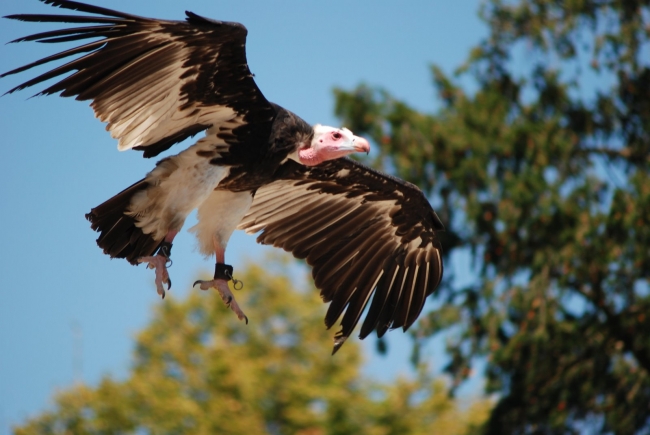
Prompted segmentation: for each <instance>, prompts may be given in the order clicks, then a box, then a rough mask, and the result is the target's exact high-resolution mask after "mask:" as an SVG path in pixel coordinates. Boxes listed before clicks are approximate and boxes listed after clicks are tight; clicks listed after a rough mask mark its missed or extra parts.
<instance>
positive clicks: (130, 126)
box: [0, 0, 274, 157]
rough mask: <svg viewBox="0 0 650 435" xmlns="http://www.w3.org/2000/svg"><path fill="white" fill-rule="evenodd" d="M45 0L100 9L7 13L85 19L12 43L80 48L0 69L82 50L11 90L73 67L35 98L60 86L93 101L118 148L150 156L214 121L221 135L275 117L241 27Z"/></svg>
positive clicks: (29, 18)
mask: <svg viewBox="0 0 650 435" xmlns="http://www.w3.org/2000/svg"><path fill="white" fill-rule="evenodd" d="M41 1H43V2H44V3H47V4H51V5H52V6H58V7H61V8H65V9H71V10H76V11H80V12H85V13H90V14H94V15H93V16H81V15H30V14H21V15H10V16H7V17H6V18H11V19H16V20H21V21H35V22H57V23H80V24H82V27H75V28H68V29H62V30H54V31H48V32H43V33H38V34H35V35H31V36H26V37H23V38H19V39H16V40H14V41H12V42H22V41H37V42H46V43H55V42H69V41H81V40H84V44H83V45H80V46H78V47H75V48H71V49H68V50H65V51H62V52H60V53H57V54H54V55H52V56H49V57H46V58H44V59H41V60H38V61H36V62H33V63H30V64H29V65H25V66H23V67H20V68H16V69H14V70H12V71H9V72H6V73H4V74H2V75H0V77H4V76H7V75H10V74H15V73H19V72H21V71H25V70H27V69H30V68H32V67H35V66H38V65H42V64H46V63H48V62H51V61H55V60H59V59H64V58H67V57H69V56H76V57H75V58H74V59H73V60H70V61H69V62H68V63H65V64H64V65H61V66H59V67H57V68H54V69H53V70H51V71H48V72H46V73H44V74H42V75H40V76H38V77H36V78H34V79H32V80H29V81H27V82H25V83H23V84H21V85H19V86H17V87H15V88H13V89H11V90H10V91H9V92H8V93H11V92H14V91H17V90H21V89H24V88H27V87H30V86H33V85H36V84H39V83H41V82H44V81H45V80H48V79H51V78H55V77H60V76H62V75H65V74H68V73H72V74H70V75H67V76H66V77H64V78H63V79H61V80H60V81H58V82H57V83H55V84H54V85H52V86H50V87H48V88H47V89H45V90H43V91H41V92H40V93H39V94H38V95H48V94H53V93H57V92H61V96H65V97H70V96H76V99H77V100H92V104H91V106H92V108H93V110H94V111H95V115H96V116H97V118H99V119H100V120H101V121H104V122H107V123H108V126H107V129H108V130H109V131H110V133H111V136H113V137H114V138H116V139H119V143H118V148H119V149H120V150H127V149H131V148H133V149H136V150H142V151H144V157H153V156H155V155H157V154H159V153H161V152H162V151H165V150H166V149H168V148H169V147H171V146H172V145H174V144H175V143H178V142H180V141H182V140H184V139H186V138H188V137H190V136H193V135H195V134H197V133H199V132H201V131H203V130H206V129H208V128H210V127H213V126H216V127H217V128H215V132H217V133H218V131H219V128H218V127H219V125H220V124H222V123H229V127H230V129H232V127H233V123H234V127H237V126H243V125H246V124H251V123H256V122H265V123H268V122H269V120H270V119H271V118H272V116H273V114H274V110H273V108H272V107H271V105H270V104H269V103H268V101H267V100H266V99H265V98H264V96H263V95H262V93H261V92H260V90H259V89H258V87H257V85H256V84H255V81H254V80H253V76H252V74H251V72H250V70H249V69H248V64H247V62H246V50H245V43H246V34H247V30H246V28H245V27H244V26H243V25H241V24H239V23H229V22H224V21H214V20H210V19H207V18H203V17H200V16H198V15H196V14H193V13H191V12H186V15H187V18H186V21H164V20H156V19H150V18H144V17H139V16H135V15H130V14H126V13H122V12H118V11H113V10H110V9H105V8H101V7H96V6H91V5H86V4H83V3H78V2H73V1H65V0H41ZM98 38H99V39H98ZM87 39H91V40H92V41H90V42H88V41H85V40H87ZM269 128H270V124H269ZM242 130H245V131H243V132H242V133H243V134H246V132H249V131H250V130H251V129H250V128H247V129H242ZM240 142H241V140H240ZM263 143H264V142H263Z"/></svg>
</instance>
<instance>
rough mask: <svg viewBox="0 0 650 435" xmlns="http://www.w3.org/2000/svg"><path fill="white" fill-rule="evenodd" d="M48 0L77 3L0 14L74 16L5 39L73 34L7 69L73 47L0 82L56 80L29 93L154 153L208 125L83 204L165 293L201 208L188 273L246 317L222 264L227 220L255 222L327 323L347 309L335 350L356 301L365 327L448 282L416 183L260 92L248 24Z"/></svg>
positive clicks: (408, 314)
mask: <svg viewBox="0 0 650 435" xmlns="http://www.w3.org/2000/svg"><path fill="white" fill-rule="evenodd" d="M41 1H42V2H43V3H46V4H49V5H52V6H55V7H58V8H63V9H69V10H73V11H77V12H78V13H73V14H68V15H64V14H54V15H49V14H17V15H9V16H7V17H5V18H9V19H14V20H20V21H27V22H53V23H74V26H73V27H68V28H65V29H61V30H53V31H46V32H41V33H37V34H34V35H30V36H25V37H23V38H19V39H16V40H14V41H11V42H24V41H37V42H42V43H59V42H70V41H74V42H76V43H77V44H79V45H77V46H75V47H73V48H69V49H66V50H64V51H61V52H60V53H55V54H52V55H51V56H48V57H45V58H43V59H40V60H37V61H35V62H32V63H30V64H28V65H25V66H22V67H20V68H16V69H13V70H11V71H8V72H6V73H4V74H2V75H1V76H0V77H4V76H7V75H10V74H16V73H21V72H23V71H26V70H28V69H30V68H33V67H36V66H40V65H43V64H47V63H49V62H52V61H58V60H61V59H66V58H68V59H67V60H66V61H64V62H61V64H60V66H57V67H55V68H53V69H52V70H50V71H47V72H45V73H43V74H41V75H39V76H38V77H35V78H32V79H31V80H28V81H26V82H24V83H22V84H21V85H19V86H16V87H15V88H13V89H11V90H9V91H8V92H7V93H12V92H15V91H19V90H22V89H25V88H28V87H31V86H34V85H37V84H40V83H42V82H45V81H46V80H50V79H56V80H58V81H56V82H55V83H54V84H52V85H50V86H49V87H47V88H46V89H44V90H42V91H40V92H39V93H38V94H36V95H50V94H56V93H59V94H60V95H61V96H63V97H75V98H76V99H77V100H82V101H84V100H89V101H90V106H91V107H92V109H93V111H94V113H95V116H96V117H97V118H99V119H100V120H101V121H102V122H105V123H107V127H106V129H107V130H108V131H109V132H110V134H111V136H112V137H113V138H115V139H117V140H118V144H117V147H118V149H119V150H120V151H124V150H131V149H132V150H137V151H141V152H142V154H143V156H144V157H147V158H149V157H155V156H157V155H159V154H160V153H162V152H163V151H166V150H168V149H169V148H171V147H172V146H173V145H175V144H177V143H179V142H182V141H184V140H185V139H187V138H189V137H192V136H195V135H197V134H199V133H204V135H203V136H202V137H201V138H200V139H198V140H197V141H196V142H195V143H194V144H193V145H191V146H189V147H188V148H186V149H183V150H181V151H180V152H179V153H178V154H176V155H172V156H169V157H165V158H163V159H161V160H160V161H158V162H157V163H156V165H155V167H154V168H153V169H152V170H151V171H150V172H149V173H148V174H147V175H146V176H145V177H144V178H143V179H142V180H140V181H137V182H136V183H134V184H132V185H131V186H129V187H127V188H126V189H124V190H123V191H122V192H120V193H118V194H117V195H115V196H113V197H112V198H110V199H109V200H107V201H105V202H104V203H102V204H100V205H98V206H97V207H95V208H93V209H91V210H90V212H89V213H88V214H87V215H86V217H87V219H88V220H89V221H90V223H91V227H92V229H93V230H95V231H97V232H98V233H99V237H98V239H97V244H98V245H99V247H100V248H101V249H102V250H103V251H104V253H106V254H108V255H109V256H110V257H112V258H124V259H126V260H127V261H128V262H129V263H131V264H134V265H137V264H142V263H144V264H146V265H148V267H149V268H152V269H155V283H156V288H157V291H158V293H159V294H160V295H161V296H162V297H164V295H165V285H166V286H167V290H169V288H171V280H170V278H169V273H168V271H167V268H168V267H169V265H170V261H171V260H170V256H171V250H172V243H173V241H174V239H175V237H176V235H177V234H178V232H179V231H180V230H181V228H182V227H183V224H184V222H185V219H186V217H187V216H188V214H190V213H191V212H192V211H193V210H195V209H196V210H197V216H198V223H197V224H196V225H195V226H194V227H192V228H190V230H189V231H191V232H193V233H195V235H196V237H197V239H198V244H199V249H200V251H201V253H203V254H204V255H206V256H211V255H213V254H214V255H215V258H216V264H215V272H214V278H213V279H212V280H210V281H196V282H195V285H199V286H200V288H201V289H203V290H207V289H209V288H215V289H216V290H217V291H218V292H219V294H220V295H221V298H222V299H223V301H224V302H225V303H226V305H227V306H229V307H230V308H231V309H232V310H233V311H234V312H235V313H236V315H237V316H238V318H239V319H240V320H246V322H248V318H247V317H246V316H245V314H244V311H243V310H242V309H241V307H240V306H239V305H238V304H237V301H236V300H235V298H234V296H233V294H232V292H231V291H230V288H229V281H233V284H234V285H237V284H238V282H237V280H235V279H234V278H233V267H232V266H231V265H228V264H226V263H225V251H226V246H227V243H228V239H229V238H230V236H231V234H232V232H233V231H234V230H235V229H241V230H244V231H246V232H247V233H250V234H253V233H259V236H258V238H257V241H258V242H259V243H262V244H266V245H273V246H276V247H279V248H282V249H284V250H286V251H288V252H291V253H292V254H293V255H294V256H295V257H296V258H299V259H304V260H305V261H306V262H307V264H308V265H310V266H311V267H312V275H313V279H314V283H315V285H316V287H317V288H318V289H319V290H320V296H321V298H322V300H323V301H324V302H329V303H330V304H329V307H328V310H327V312H326V315H325V325H326V327H327V328H328V329H329V328H331V327H332V326H333V325H334V324H335V323H336V322H337V321H338V320H339V319H341V321H340V330H339V331H338V332H337V333H336V334H335V336H334V350H333V353H335V352H336V351H337V350H338V349H339V348H340V347H341V345H342V344H343V343H344V342H345V340H346V339H347V338H348V337H349V336H350V334H351V333H352V332H353V330H354V328H355V326H356V325H357V324H358V322H359V320H360V318H361V316H362V314H363V313H364V311H365V312H366V315H365V319H364V321H363V324H362V325H361V328H360V333H359V337H360V338H361V339H363V338H365V337H366V336H367V335H368V334H370V333H371V332H372V331H376V333H377V335H378V336H379V337H381V336H383V335H384V334H385V333H386V331H387V330H389V329H394V328H400V327H401V328H403V329H404V330H406V329H408V328H409V327H410V326H411V325H412V324H413V322H415V320H416V319H417V317H418V315H419V314H420V312H421V311H422V308H423V306H424V303H425V299H426V298H427V296H429V295H431V294H432V293H433V292H434V290H435V289H436V287H437V286H438V284H439V283H440V280H441V279H442V273H443V265H442V251H441V245H440V241H439V239H438V237H437V233H438V232H439V231H442V230H443V229H444V227H443V224H442V223H441V221H440V219H439V218H438V216H437V215H436V213H435V212H434V211H433V209H432V208H431V205H430V204H429V202H428V201H427V199H426V197H425V195H424V194H423V193H422V191H420V190H419V189H418V188H417V187H416V186H414V185H413V184H410V183H408V182H405V181H402V180H400V179H397V178H395V177H392V176H390V175H386V174H382V173H380V172H378V171H376V170H373V169H371V168H369V167H367V166H364V165H363V164H361V163H358V162H357V161H355V160H352V159H350V158H348V157H346V156H347V155H349V154H352V153H356V152H362V153H368V152H369V150H370V145H369V143H368V141H367V140H366V139H364V138H362V137H359V136H355V135H354V134H353V133H352V132H351V131H350V130H348V129H346V128H334V127H326V126H323V125H319V124H317V125H315V126H311V125H309V124H308V123H307V122H305V121H304V120H302V119H301V118H300V117H298V116H297V115H295V114H293V113H292V112H290V111H288V110H286V109H284V108H282V107H280V106H278V105H277V104H274V103H271V102H270V101H267V100H266V98H265V97H264V95H263V94H262V92H261V91H260V89H259V88H258V87H257V85H256V84H255V80H254V79H253V74H251V72H250V70H249V67H248V63H247V60H246V49H245V45H246V35H247V30H246V28H245V27H244V26H243V25H242V24H239V23H234V22H226V21H216V20H212V19H208V18H204V17H201V16H199V15H197V14H194V13H192V12H186V18H185V20H184V21H168V20H159V19H151V18H146V17H140V16H136V15H131V14H128V13H123V12H118V11H114V10H110V9H106V8H103V7H98V6H93V5H88V4H84V3H79V2H75V1H67V0H41ZM84 14H85V15H84ZM371 296H372V298H371Z"/></svg>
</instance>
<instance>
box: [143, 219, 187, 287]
mask: <svg viewBox="0 0 650 435" xmlns="http://www.w3.org/2000/svg"><path fill="white" fill-rule="evenodd" d="M176 234H178V231H169V232H168V233H167V235H166V236H165V239H164V240H163V242H162V243H161V244H160V247H159V248H158V252H157V253H156V255H153V256H149V257H140V258H138V263H148V264H147V267H148V268H149V269H156V290H157V292H158V294H159V295H160V296H162V298H163V299H164V298H165V287H163V283H165V284H167V290H170V289H171V288H172V280H171V279H170V278H169V272H167V268H168V267H171V265H172V260H171V259H170V258H169V257H170V256H171V252H172V242H173V241H174V237H176ZM168 263H169V266H167V264H168Z"/></svg>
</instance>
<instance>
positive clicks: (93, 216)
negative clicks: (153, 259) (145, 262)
mask: <svg viewBox="0 0 650 435" xmlns="http://www.w3.org/2000/svg"><path fill="white" fill-rule="evenodd" d="M147 187H149V183H148V182H146V181H145V179H142V180H140V181H138V182H137V183H135V184H133V185H131V186H130V187H127V188H126V189H124V190H123V191H121V192H120V193H118V194H117V195H115V196H114V197H112V198H111V199H109V200H108V201H106V202H104V203H103V204H101V205H98V206H97V207H95V208H93V209H92V210H90V213H88V214H86V219H88V220H89V221H90V223H91V225H90V226H91V228H92V229H93V230H95V231H97V232H99V233H100V234H99V238H98V239H97V245H98V246H99V247H100V248H102V249H103V250H104V253H105V254H108V255H110V256H111V258H126V259H127V260H128V261H129V263H131V264H138V258H140V257H144V256H149V255H153V253H154V252H156V249H158V247H159V246H160V243H161V242H162V240H156V239H154V238H153V237H152V234H144V233H143V232H142V230H141V229H140V228H138V227H137V226H136V225H135V224H136V221H135V218H134V217H132V216H129V215H127V214H126V212H127V211H128V208H129V205H130V204H131V199H132V198H133V196H134V195H135V194H136V193H138V192H140V191H142V190H145V189H146V188H147Z"/></svg>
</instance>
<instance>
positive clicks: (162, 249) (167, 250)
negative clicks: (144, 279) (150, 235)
mask: <svg viewBox="0 0 650 435" xmlns="http://www.w3.org/2000/svg"><path fill="white" fill-rule="evenodd" d="M158 254H160V255H162V256H163V257H165V258H169V257H171V255H172V244H171V242H165V241H163V242H162V243H161V244H160V246H158Z"/></svg>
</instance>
